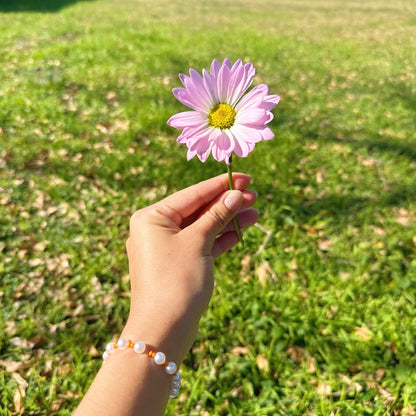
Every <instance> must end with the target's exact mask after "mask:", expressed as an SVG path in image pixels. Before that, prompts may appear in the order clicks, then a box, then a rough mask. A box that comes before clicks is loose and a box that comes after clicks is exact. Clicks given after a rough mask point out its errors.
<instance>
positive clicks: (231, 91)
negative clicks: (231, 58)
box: [227, 61, 255, 106]
mask: <svg viewBox="0 0 416 416" xmlns="http://www.w3.org/2000/svg"><path fill="white" fill-rule="evenodd" d="M238 62H239V63H240V65H238V66H237V63H238ZM254 73H255V71H254V68H253V66H252V65H251V63H249V64H246V65H242V64H241V61H237V62H236V63H235V64H234V66H233V68H232V70H231V79H230V82H229V85H228V94H227V95H228V97H227V100H228V101H227V103H229V104H230V105H231V106H235V104H236V103H237V101H238V100H239V99H240V98H241V96H242V95H243V94H244V93H245V92H246V90H247V88H248V87H249V86H250V85H251V83H252V82H253V79H254Z"/></svg>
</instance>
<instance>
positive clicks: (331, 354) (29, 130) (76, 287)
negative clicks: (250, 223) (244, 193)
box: [0, 0, 416, 416]
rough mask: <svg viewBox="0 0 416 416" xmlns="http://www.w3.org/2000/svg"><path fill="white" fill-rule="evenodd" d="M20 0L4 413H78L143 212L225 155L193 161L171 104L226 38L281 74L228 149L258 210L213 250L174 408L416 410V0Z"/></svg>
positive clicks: (0, 173)
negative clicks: (228, 244)
mask: <svg viewBox="0 0 416 416" xmlns="http://www.w3.org/2000/svg"><path fill="white" fill-rule="evenodd" d="M15 3H16V4H10V2H4V1H0V59H1V66H2V71H1V72H0V127H1V130H0V157H1V159H0V181H1V189H0V199H1V204H0V236H1V238H0V256H1V260H0V275H1V282H0V302H1V312H0V313H1V318H2V319H1V320H0V353H1V357H0V368H1V371H0V403H1V406H0V407H1V410H0V415H18V414H25V415H45V414H47V415H69V414H71V413H72V411H73V409H74V408H75V407H76V405H77V403H78V401H79V400H80V398H81V397H82V395H83V393H84V392H85V390H86V389H87V387H88V385H89V383H90V382H91V380H92V378H93V377H94V374H95V373H96V371H97V369H98V368H99V366H100V363H101V361H100V355H101V350H102V348H103V346H104V345H105V343H106V342H107V341H108V340H109V339H111V338H112V337H113V336H117V334H119V332H120V330H121V328H122V325H123V322H124V320H125V318H126V314H127V311H128V290H129V286H128V277H127V273H128V270H127V262H126V256H125V250H124V247H125V246H124V244H125V240H126V237H127V229H128V220H129V217H130V215H131V214H132V212H134V210H136V209H138V208H140V207H142V206H145V205H147V204H149V203H151V202H153V201H155V200H157V199H160V198H162V197H163V196H165V195H166V194H169V193H171V192H173V191H175V190H177V189H180V188H183V187H186V186H189V185H190V184H192V183H194V182H197V181H199V180H202V179H205V178H208V177H210V176H213V175H216V174H218V173H221V172H223V171H225V166H222V165H219V164H218V163H216V162H214V161H213V160H212V159H211V160H209V161H208V162H207V163H205V164H201V163H200V162H199V161H197V160H192V161H191V162H186V158H185V153H186V150H185V148H184V147H182V146H179V145H176V144H175V137H176V134H177V132H176V131H173V130H172V129H171V128H169V127H168V126H167V125H166V120H167V119H168V118H169V117H170V116H171V115H172V114H173V113H175V112H177V111H180V110H182V107H181V105H180V104H179V103H178V102H176V100H175V99H174V98H173V96H172V94H171V89H172V88H173V87H176V86H179V84H180V83H179V80H178V79H177V74H178V73H179V72H186V71H187V70H188V68H189V67H194V68H196V69H199V70H200V69H202V68H204V67H208V66H209V64H210V62H211V60H212V59H213V58H214V57H216V58H218V59H222V58H224V57H226V56H228V57H229V58H230V59H231V60H235V59H238V58H242V59H244V60H245V61H248V60H250V61H251V62H253V63H254V65H255V67H256V69H257V75H256V80H255V83H256V84H257V83H260V82H266V83H268V84H269V85H270V88H271V91H272V92H273V93H277V94H279V95H281V97H282V101H281V103H280V104H279V106H278V107H277V109H276V111H275V115H276V116H275V119H274V121H273V122H272V128H273V130H274V131H275V133H276V139H275V140H274V141H272V142H268V143H263V144H260V145H258V146H257V147H256V149H255V151H253V152H252V154H251V155H250V156H249V157H248V158H246V159H240V160H238V158H236V159H235V161H234V164H235V166H234V169H235V170H240V171H244V172H247V173H249V174H250V175H251V176H252V178H253V188H255V189H256V190H257V191H258V192H259V201H258V204H257V207H258V208H259V209H260V211H261V218H260V221H259V223H260V228H259V227H254V228H252V229H250V230H248V231H247V232H246V234H245V241H246V244H245V246H244V248H241V247H239V248H238V249H236V250H234V251H233V252H232V253H230V254H229V255H225V256H223V257H222V258H221V259H220V260H219V261H218V262H217V264H216V277H217V285H216V289H215V293H214V298H213V302H212V303H211V305H210V307H209V309H208V310H207V312H206V314H205V315H204V317H203V319H202V321H201V330H200V334H199V337H198V339H197V342H196V343H195V345H194V347H193V349H192V350H191V351H190V353H189V356H188V357H187V359H186V360H185V363H184V365H183V375H184V388H183V391H182V394H181V396H180V398H179V399H178V400H176V401H172V402H170V403H169V407H168V410H167V414H168V415H173V414H186V415H259V416H260V415H310V416H312V415H328V416H329V415H415V414H416V387H415V386H416V371H415V369H416V356H415V350H416V341H415V334H416V284H415V282H416V256H415V254H416V198H415V195H416V175H415V168H416V151H415V149H416V145H415V139H416V136H415V132H414V126H415V124H416V115H415V114H416V113H415V108H416V98H415V97H416V83H415V76H416V65H415V59H414V58H415V53H414V45H415V43H416V39H415V33H416V32H415V25H416V7H415V5H414V2H413V1H411V0H408V1H406V0H399V1H396V2H393V3H392V2H390V1H387V0H377V1H376V0H369V1H367V2H364V3H363V2H358V1H355V0H346V1H343V2H338V1H332V2H327V1H323V0H313V1H306V0H293V1H290V2H288V1H283V0H281V1H280V0H279V1H272V0H253V1H250V2H247V1H243V0H237V1H233V2H231V1H230V2H224V1H223V2H220V1H217V0H212V1H211V2H208V3H206V2H198V1H196V0H190V1H188V2H186V5H185V4H184V3H183V2H179V1H168V0H157V1H153V2H143V1H141V0H140V1H133V0H120V1H118V2H117V3H116V2H111V1H110V0H99V1H82V2H75V1H74V2H71V1H69V0H68V1H64V2H58V1H55V0H50V1H47V2H42V6H39V5H38V4H37V3H38V2H34V1H29V0H26V1H19V2H15ZM266 232H267V234H266ZM267 235H269V239H267V238H266V237H267ZM262 244H263V246H264V248H263V249H262V250H260V251H258V247H259V246H261V245H262Z"/></svg>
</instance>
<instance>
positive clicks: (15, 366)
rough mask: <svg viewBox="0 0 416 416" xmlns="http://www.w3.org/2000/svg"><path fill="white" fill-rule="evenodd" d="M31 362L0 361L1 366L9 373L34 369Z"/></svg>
mask: <svg viewBox="0 0 416 416" xmlns="http://www.w3.org/2000/svg"><path fill="white" fill-rule="evenodd" d="M32 365H33V363H32V362H31V361H4V360H0V366H2V367H3V368H4V370H5V371H6V372H7V373H16V372H18V371H20V370H26V368H30V367H32Z"/></svg>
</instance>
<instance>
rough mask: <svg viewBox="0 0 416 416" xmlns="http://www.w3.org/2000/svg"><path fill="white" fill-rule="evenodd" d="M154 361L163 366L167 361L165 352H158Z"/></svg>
mask: <svg viewBox="0 0 416 416" xmlns="http://www.w3.org/2000/svg"><path fill="white" fill-rule="evenodd" d="M153 360H154V362H155V363H156V364H157V365H162V364H163V363H164V362H165V361H166V355H165V354H163V352H157V353H156V355H155V356H154V358H153Z"/></svg>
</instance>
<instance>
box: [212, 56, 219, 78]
mask: <svg viewBox="0 0 416 416" xmlns="http://www.w3.org/2000/svg"><path fill="white" fill-rule="evenodd" d="M220 68H221V65H220V63H219V62H218V61H217V60H216V59H214V60H213V61H212V63H211V71H210V73H211V76H212V77H214V78H216V77H217V75H218V72H219V70H220Z"/></svg>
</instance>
